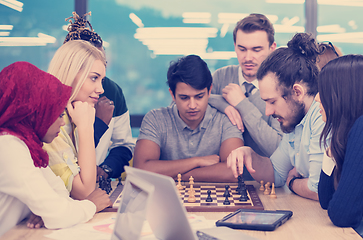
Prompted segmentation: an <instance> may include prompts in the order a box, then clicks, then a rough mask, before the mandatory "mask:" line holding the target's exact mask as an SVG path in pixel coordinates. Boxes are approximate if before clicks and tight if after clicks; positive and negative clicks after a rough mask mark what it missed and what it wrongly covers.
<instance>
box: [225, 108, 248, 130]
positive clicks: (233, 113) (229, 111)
mask: <svg viewBox="0 0 363 240" xmlns="http://www.w3.org/2000/svg"><path fill="white" fill-rule="evenodd" d="M224 113H225V114H226V115H227V117H228V118H229V121H231V123H232V124H233V125H235V126H236V125H237V128H238V129H239V130H241V132H244V131H245V128H244V126H243V122H242V118H241V115H240V114H239V112H238V111H237V109H235V108H234V107H233V106H231V105H229V106H228V107H226V109H225V110H224Z"/></svg>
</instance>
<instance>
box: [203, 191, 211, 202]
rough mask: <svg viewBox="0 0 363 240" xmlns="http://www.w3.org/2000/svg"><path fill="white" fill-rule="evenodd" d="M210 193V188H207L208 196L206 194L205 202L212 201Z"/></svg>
mask: <svg viewBox="0 0 363 240" xmlns="http://www.w3.org/2000/svg"><path fill="white" fill-rule="evenodd" d="M211 193H212V191H211V190H208V191H207V194H208V196H207V198H206V199H205V201H206V202H213V199H212V197H211V196H210V195H211Z"/></svg>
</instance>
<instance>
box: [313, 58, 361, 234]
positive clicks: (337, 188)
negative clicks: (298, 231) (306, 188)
mask: <svg viewBox="0 0 363 240" xmlns="http://www.w3.org/2000/svg"><path fill="white" fill-rule="evenodd" d="M315 99H316V101H318V102H320V108H321V111H320V112H321V114H322V117H323V121H325V122H326V125H325V127H324V129H323V132H322V135H321V143H322V145H324V146H325V147H326V149H327V151H326V154H327V155H328V157H326V158H324V161H323V170H322V172H321V175H320V181H319V187H318V193H319V201H320V205H321V206H322V208H324V209H327V210H328V214H329V217H330V219H331V221H332V222H333V223H334V224H335V225H337V226H339V227H353V228H355V229H356V230H357V229H358V230H357V231H358V232H360V231H359V226H360V224H361V221H362V218H363V200H362V197H363V185H362V182H363V56H361V55H346V56H343V57H340V58H337V59H334V60H332V61H330V62H329V63H328V64H327V65H326V66H325V67H324V68H323V69H322V71H321V72H320V74H319V93H318V94H317V96H316V98H315Z"/></svg>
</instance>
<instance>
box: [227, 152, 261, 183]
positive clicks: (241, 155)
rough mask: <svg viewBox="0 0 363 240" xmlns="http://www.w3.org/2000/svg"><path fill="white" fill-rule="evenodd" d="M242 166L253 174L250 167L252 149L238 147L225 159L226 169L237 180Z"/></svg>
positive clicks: (241, 171)
mask: <svg viewBox="0 0 363 240" xmlns="http://www.w3.org/2000/svg"><path fill="white" fill-rule="evenodd" d="M243 166H246V168H247V170H248V171H249V172H250V173H254V172H255V170H254V169H253V167H252V149H251V148H250V147H246V146H243V147H239V148H237V149H235V150H233V151H232V152H231V153H230V154H229V155H228V157H227V167H229V168H231V170H232V173H233V175H234V177H236V178H237V177H238V175H241V174H242V173H243Z"/></svg>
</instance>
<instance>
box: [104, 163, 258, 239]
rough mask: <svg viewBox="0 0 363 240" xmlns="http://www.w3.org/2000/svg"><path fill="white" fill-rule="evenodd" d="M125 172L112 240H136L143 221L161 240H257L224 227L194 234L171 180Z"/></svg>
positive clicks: (134, 169)
mask: <svg viewBox="0 0 363 240" xmlns="http://www.w3.org/2000/svg"><path fill="white" fill-rule="evenodd" d="M125 171H126V174H127V178H126V182H125V188H124V190H123V193H122V194H123V195H122V197H121V199H120V201H121V203H120V206H119V209H118V212H117V217H116V222H115V226H114V231H113V234H112V238H111V239H112V240H120V239H122V240H129V239H130V240H131V239H132V240H135V239H139V238H140V234H141V230H142V226H143V223H144V220H145V219H146V220H147V221H148V223H149V225H150V228H151V230H152V231H153V233H154V235H155V237H156V238H157V239H162V240H171V239H172V240H198V239H213V240H218V239H220V240H224V239H225V240H233V239H239V240H241V239H246V240H255V239H256V238H253V237H250V236H248V235H246V234H244V233H242V232H240V231H237V230H233V229H230V228H227V227H214V228H209V229H200V230H198V231H194V230H193V229H192V227H191V225H190V223H189V221H188V218H187V212H186V210H185V207H184V206H183V205H182V203H181V200H180V196H179V192H178V190H177V188H176V184H175V181H174V180H173V179H172V178H171V177H168V176H165V175H161V174H157V173H152V172H149V171H145V170H141V169H137V168H132V167H128V166H125Z"/></svg>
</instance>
